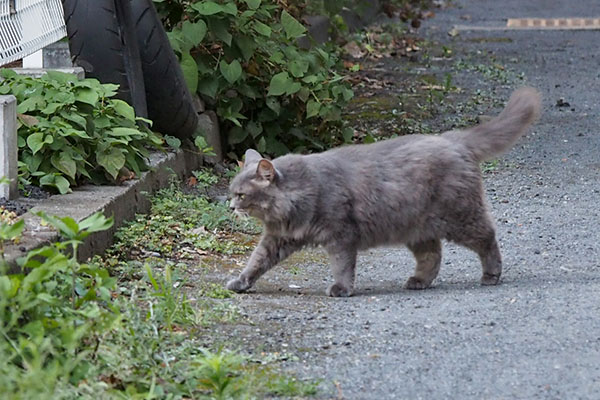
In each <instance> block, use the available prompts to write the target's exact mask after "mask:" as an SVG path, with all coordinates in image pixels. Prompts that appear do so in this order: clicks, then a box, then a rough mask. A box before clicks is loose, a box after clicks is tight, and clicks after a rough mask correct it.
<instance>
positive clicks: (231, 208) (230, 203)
mask: <svg viewBox="0 0 600 400" xmlns="http://www.w3.org/2000/svg"><path fill="white" fill-rule="evenodd" d="M229 209H230V210H231V211H233V210H235V205H233V199H231V200H229Z"/></svg>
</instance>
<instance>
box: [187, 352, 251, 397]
mask: <svg viewBox="0 0 600 400" xmlns="http://www.w3.org/2000/svg"><path fill="white" fill-rule="evenodd" d="M243 362H244V358H243V357H241V356H240V355H239V354H236V353H233V352H226V351H222V350H220V351H218V352H216V353H213V352H210V351H208V350H203V351H202V356H201V357H198V358H197V359H196V360H195V362H193V363H192V366H194V367H196V368H197V372H196V374H197V376H198V378H197V385H198V387H199V388H200V389H201V390H203V391H206V392H208V393H209V394H210V395H212V396H214V398H216V399H218V400H221V399H230V398H238V397H239V396H240V394H241V393H242V392H243V391H244V389H245V388H244V384H245V383H246V382H245V381H244V379H243V376H242V372H243V370H242V365H243Z"/></svg>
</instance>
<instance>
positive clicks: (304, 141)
mask: <svg viewBox="0 0 600 400" xmlns="http://www.w3.org/2000/svg"><path fill="white" fill-rule="evenodd" d="M155 3H156V5H157V8H158V10H159V11H160V12H161V14H162V15H163V17H164V20H165V23H166V25H167V28H168V29H169V30H170V32H169V34H168V35H169V39H170V42H171V45H172V47H173V48H174V50H175V51H176V53H177V54H178V55H179V57H180V60H181V67H182V69H183V72H184V76H185V78H186V82H187V84H188V86H189V89H190V90H191V91H192V92H198V93H200V94H201V95H202V96H204V98H205V99H206V100H207V101H208V103H209V104H212V105H214V107H216V111H217V114H218V116H219V117H220V119H221V120H222V121H223V126H222V130H223V131H225V132H226V135H227V142H228V144H229V146H230V148H231V149H232V150H234V151H235V152H236V153H237V154H241V153H243V151H244V150H245V149H246V148H248V147H255V148H256V149H257V150H259V151H260V152H263V153H268V154H272V155H281V154H284V153H287V152H289V151H291V150H293V151H303V150H311V149H312V150H314V149H316V150H322V149H323V148H325V146H329V145H333V144H339V143H342V142H344V141H349V140H350V139H351V137H352V131H351V130H350V129H344V128H343V125H342V121H341V109H342V107H343V106H344V105H345V104H346V102H347V101H349V100H350V99H351V98H352V96H353V92H352V90H351V89H350V87H349V85H348V84H347V83H345V81H344V77H343V76H342V75H340V74H338V73H337V72H336V66H337V64H338V57H337V50H336V48H335V47H334V46H333V45H329V46H324V47H321V46H315V47H312V48H311V49H309V50H305V49H302V48H299V46H298V44H297V40H298V39H299V38H301V37H303V36H304V35H305V33H306V28H305V27H304V26H303V25H302V24H301V23H300V22H298V20H297V19H296V18H295V17H294V16H293V15H292V14H291V13H290V12H289V11H292V10H291V9H290V10H289V11H288V10H287V9H285V8H282V6H281V4H283V3H281V2H276V1H274V0H224V1H210V0H208V1H207V0H204V1H196V2H188V1H185V0H174V1H169V2H164V1H155ZM292 12H293V11H292Z"/></svg>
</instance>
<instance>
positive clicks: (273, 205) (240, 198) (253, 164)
mask: <svg viewBox="0 0 600 400" xmlns="http://www.w3.org/2000/svg"><path fill="white" fill-rule="evenodd" d="M281 179H282V176H281V173H279V171H277V169H276V168H275V166H274V165H273V163H272V162H271V161H269V160H267V159H265V158H263V157H262V156H261V155H260V154H259V153H258V152H257V151H255V150H248V151H246V156H245V161H244V165H243V167H242V170H241V171H240V172H239V173H238V174H237V175H236V177H235V178H234V179H233V181H232V182H231V185H230V186H229V191H230V192H231V202H230V203H229V206H230V207H231V209H232V210H233V211H234V212H235V213H236V214H237V215H241V216H246V215H251V216H253V217H256V218H258V219H260V220H262V221H266V220H268V219H273V217H276V214H277V211H278V210H280V209H281V207H279V206H278V203H279V199H281V198H282V196H281V190H280V188H279V187H278V183H279V182H280V180H281Z"/></svg>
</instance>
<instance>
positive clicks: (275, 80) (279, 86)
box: [267, 71, 292, 96]
mask: <svg viewBox="0 0 600 400" xmlns="http://www.w3.org/2000/svg"><path fill="white" fill-rule="evenodd" d="M291 84H292V81H291V79H290V76H289V75H288V73H287V72H286V71H283V72H280V73H278V74H276V75H273V77H272V78H271V82H270V83H269V92H268V93H267V96H280V95H282V94H284V93H285V92H286V91H287V90H288V89H289V88H290V86H291Z"/></svg>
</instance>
